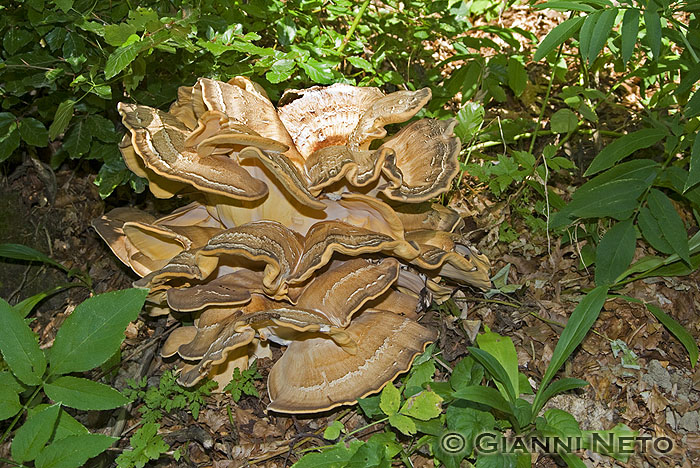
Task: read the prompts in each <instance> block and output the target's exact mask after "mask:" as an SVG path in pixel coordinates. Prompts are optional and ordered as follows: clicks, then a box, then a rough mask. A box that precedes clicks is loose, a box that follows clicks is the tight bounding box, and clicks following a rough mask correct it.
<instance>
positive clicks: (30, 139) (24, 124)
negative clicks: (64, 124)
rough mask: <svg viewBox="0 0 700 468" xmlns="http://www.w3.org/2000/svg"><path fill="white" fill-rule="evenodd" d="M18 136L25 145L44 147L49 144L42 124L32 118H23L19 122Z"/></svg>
mask: <svg viewBox="0 0 700 468" xmlns="http://www.w3.org/2000/svg"><path fill="white" fill-rule="evenodd" d="M19 134H20V136H21V137H22V140H24V142H25V143H27V144H30V145H32V146H42V147H43V146H46V145H47V144H48V143H49V132H48V131H47V130H46V127H44V124H43V123H41V122H39V121H38V120H37V119H35V118H32V117H25V118H24V119H22V120H20V122H19Z"/></svg>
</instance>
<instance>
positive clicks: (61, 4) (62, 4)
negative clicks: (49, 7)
mask: <svg viewBox="0 0 700 468" xmlns="http://www.w3.org/2000/svg"><path fill="white" fill-rule="evenodd" d="M53 3H55V4H56V6H57V7H58V8H60V9H61V11H63V13H68V11H69V10H70V9H71V8H73V0H54V2H53Z"/></svg>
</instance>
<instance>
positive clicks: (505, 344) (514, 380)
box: [476, 329, 520, 397]
mask: <svg viewBox="0 0 700 468" xmlns="http://www.w3.org/2000/svg"><path fill="white" fill-rule="evenodd" d="M476 342H477V344H478V345H479V348H480V349H483V350H484V351H486V352H487V353H489V354H490V355H491V356H493V357H494V358H496V360H497V361H498V363H499V364H500V365H501V366H503V369H504V370H505V371H506V374H507V375H508V380H509V381H510V384H511V386H512V388H513V395H514V396H515V397H517V396H518V395H520V378H519V377H518V353H517V351H515V346H514V345H513V340H511V339H510V338H509V337H507V336H501V335H499V334H498V333H494V332H492V331H490V330H488V329H487V331H486V333H482V334H480V335H478V336H477V337H476ZM499 390H501V388H499ZM501 393H503V392H501ZM504 396H505V394H504Z"/></svg>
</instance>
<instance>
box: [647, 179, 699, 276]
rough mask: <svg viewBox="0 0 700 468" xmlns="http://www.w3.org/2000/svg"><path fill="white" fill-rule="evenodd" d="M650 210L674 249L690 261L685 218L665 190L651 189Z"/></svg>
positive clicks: (648, 199) (687, 261)
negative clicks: (683, 218)
mask: <svg viewBox="0 0 700 468" xmlns="http://www.w3.org/2000/svg"><path fill="white" fill-rule="evenodd" d="M647 203H648V204H649V210H650V211H651V214H652V215H653V216H654V218H656V221H657V222H658V223H659V228H660V229H661V233H662V234H663V236H664V238H665V239H666V240H667V241H668V243H669V244H670V245H671V247H672V248H673V251H674V252H675V253H676V254H678V256H679V257H680V258H682V259H683V261H685V262H686V263H690V250H689V246H688V233H687V232H686V230H685V226H684V225H683V220H682V219H681V217H680V216H679V215H678V212H677V211H676V209H675V208H674V207H673V204H672V203H671V200H669V199H668V197H667V196H666V195H664V193H663V192H661V191H659V190H657V189H651V191H650V192H649V196H648V197H647Z"/></svg>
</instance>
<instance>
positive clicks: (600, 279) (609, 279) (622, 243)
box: [595, 219, 637, 286]
mask: <svg viewBox="0 0 700 468" xmlns="http://www.w3.org/2000/svg"><path fill="white" fill-rule="evenodd" d="M636 241H637V236H636V233H635V231H634V224H632V220H631V219H626V220H625V221H620V222H619V223H617V224H615V225H614V226H613V227H611V228H610V229H608V232H606V233H605V235H604V236H603V238H602V239H601V240H600V243H599V244H598V248H597V249H596V256H595V263H596V268H595V284H596V285H598V286H601V285H611V284H613V283H614V282H615V280H616V279H617V277H618V276H620V275H621V274H622V273H623V272H624V271H625V270H626V269H627V267H628V266H630V263H632V259H633V258H634V249H635V246H636V243H637V242H636Z"/></svg>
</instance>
